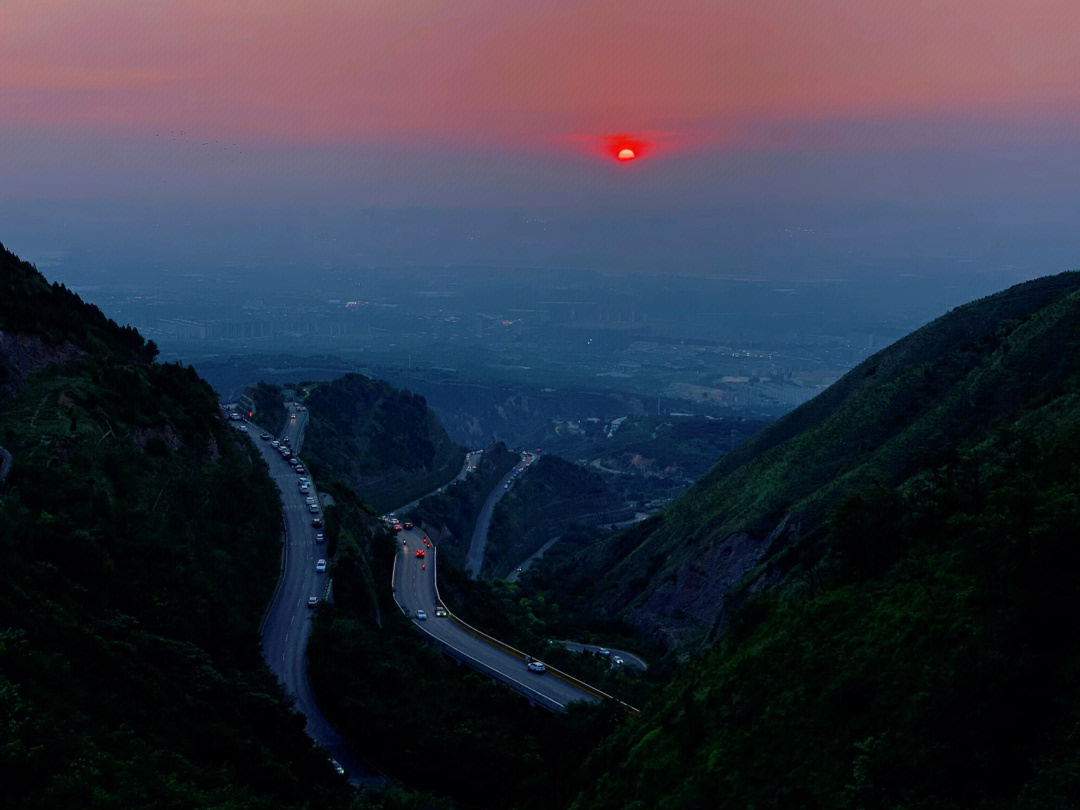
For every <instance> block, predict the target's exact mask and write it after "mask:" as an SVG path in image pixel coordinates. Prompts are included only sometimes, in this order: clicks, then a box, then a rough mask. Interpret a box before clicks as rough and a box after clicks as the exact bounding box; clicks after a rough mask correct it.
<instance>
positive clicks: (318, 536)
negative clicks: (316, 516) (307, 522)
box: [315, 532, 326, 543]
mask: <svg viewBox="0 0 1080 810" xmlns="http://www.w3.org/2000/svg"><path fill="white" fill-rule="evenodd" d="M315 542H316V543H325V542H326V538H325V537H324V536H323V533H322V532H315Z"/></svg>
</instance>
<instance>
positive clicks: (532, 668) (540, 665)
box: [525, 661, 547, 674]
mask: <svg viewBox="0 0 1080 810" xmlns="http://www.w3.org/2000/svg"><path fill="white" fill-rule="evenodd" d="M525 666H526V667H528V669H529V672H539V673H541V674H543V673H544V672H547V666H546V665H545V664H544V662H543V661H530V662H529V663H527V664H526V665H525Z"/></svg>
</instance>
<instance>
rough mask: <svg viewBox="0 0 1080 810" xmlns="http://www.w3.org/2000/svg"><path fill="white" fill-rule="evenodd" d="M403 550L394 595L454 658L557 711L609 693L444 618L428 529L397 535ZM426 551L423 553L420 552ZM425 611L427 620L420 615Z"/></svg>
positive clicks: (435, 560)
mask: <svg viewBox="0 0 1080 810" xmlns="http://www.w3.org/2000/svg"><path fill="white" fill-rule="evenodd" d="M397 537H398V542H399V543H400V550H399V552H398V556H397V559H396V560H395V563H394V573H393V584H394V599H395V601H396V602H397V604H398V607H399V608H401V610H402V612H404V613H405V614H406V615H408V616H409V617H410V618H411V619H412V620H413V623H414V624H415V625H416V626H417V629H419V630H421V631H422V632H424V633H425V634H427V636H428V637H429V638H430V639H431V640H433V641H435V642H436V643H438V644H439V645H440V646H441V647H442V648H443V649H444V650H446V652H448V653H449V654H450V655H451V656H452V657H454V658H456V659H457V660H458V661H461V662H462V663H464V664H467V665H468V666H471V667H473V668H474V669H477V670H479V671H480V672H482V673H484V674H485V675H488V676H489V677H491V678H492V679H493V680H497V681H500V682H502V683H504V684H506V685H508V686H510V687H511V688H512V689H515V690H517V691H518V692H520V693H521V694H522V695H524V696H525V697H527V698H528V699H529V700H531V701H532V702H533V703H535V704H537V705H539V706H543V707H545V708H548V709H552V710H554V711H563V710H565V709H566V707H567V705H568V704H570V703H572V702H574V701H576V700H582V701H596V700H599V699H600V697H602V696H603V693H601V692H598V691H597V690H595V689H591V688H590V687H588V686H587V685H586V684H581V683H580V682H574V681H573V680H572V679H568V678H567V677H565V676H563V675H562V674H561V673H556V672H554V671H552V670H549V671H548V672H546V673H542V674H541V673H537V672H531V671H529V669H528V668H527V666H526V660H525V655H524V653H521V652H519V651H517V650H514V649H513V648H512V647H510V646H508V645H506V644H503V643H502V642H499V641H498V640H496V639H493V638H490V637H488V636H486V635H484V634H483V633H481V632H480V631H478V630H476V629H475V628H470V627H469V626H468V625H465V624H464V623H463V622H461V621H460V620H458V619H456V618H455V617H452V616H446V617H439V616H436V615H435V609H436V608H437V607H440V606H441V603H440V602H439V600H438V597H437V589H436V581H435V576H436V569H437V565H438V561H437V559H436V554H437V551H436V549H434V548H428V547H427V546H426V544H425V543H424V536H423V534H422V533H421V532H420V531H419V530H417V529H413V530H411V531H401V532H399V533H398V535H397ZM418 551H424V556H423V557H417V556H416V554H417V552H418ZM417 610H423V611H424V612H425V614H426V615H427V618H426V619H423V620H421V619H419V618H417V614H416V611H417Z"/></svg>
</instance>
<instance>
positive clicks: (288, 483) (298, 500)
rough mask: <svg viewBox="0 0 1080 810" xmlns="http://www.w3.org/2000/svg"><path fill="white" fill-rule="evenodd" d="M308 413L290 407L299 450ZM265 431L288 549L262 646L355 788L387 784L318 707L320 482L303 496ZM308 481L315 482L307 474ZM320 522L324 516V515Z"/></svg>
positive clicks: (325, 580) (289, 426)
mask: <svg viewBox="0 0 1080 810" xmlns="http://www.w3.org/2000/svg"><path fill="white" fill-rule="evenodd" d="M306 423H307V411H301V412H299V413H298V412H297V411H296V409H295V408H294V407H292V406H291V405H290V414H289V418H288V420H287V421H286V423H285V429H284V431H283V436H287V437H288V438H289V442H290V444H292V446H293V449H294V451H296V452H298V450H299V448H298V445H299V443H300V442H301V441H302V436H303V431H304V426H305V425H306ZM260 432H261V431H260V430H259V429H258V428H257V427H256V426H254V425H252V426H251V431H250V433H249V434H248V435H249V436H250V437H251V438H252V440H253V441H254V442H255V445H256V447H258V448H259V451H260V452H261V453H262V455H263V458H265V459H266V463H267V464H268V465H269V467H270V476H271V477H272V478H273V479H274V483H275V484H277V486H278V489H279V490H280V491H281V501H282V508H281V512H282V516H283V518H284V522H285V549H284V554H283V560H282V571H281V579H280V580H279V582H278V587H277V590H276V591H274V596H273V598H272V599H271V601H270V605H269V607H268V608H267V610H266V615H265V616H264V617H263V625H262V646H263V657H264V658H265V659H266V663H267V664H269V666H270V668H271V669H272V670H273V671H274V674H276V675H277V676H278V679H279V680H280V681H281V683H282V684H283V685H284V687H285V690H286V691H287V692H288V693H289V694H290V695H292V696H293V697H294V698H295V699H296V708H297V709H298V710H299V711H300V712H301V713H303V715H304V717H306V718H307V733H308V736H309V737H311V738H312V739H313V740H314V741H315V742H317V743H318V744H319V745H321V746H322V747H323V748H325V749H326V751H327V752H328V753H329V754H330V756H331V757H333V758H334V759H335V760H337V761H338V762H339V763H340V764H341V766H342V767H343V768H344V769H345V771H346V773H347V774H348V778H349V781H350V782H352V783H353V784H354V785H360V784H371V783H372V782H381V781H383V778H382V777H381V775H379V774H378V773H377V772H376V771H375V770H374V769H373V768H372V767H371V766H370V765H368V764H367V763H365V762H363V761H362V760H361V759H360V758H359V757H356V756H355V755H353V754H352V753H351V751H350V750H349V748H348V746H347V745H346V743H345V740H344V738H342V737H341V735H340V734H338V733H337V732H336V731H335V730H334V728H333V726H331V725H330V722H329V721H328V720H327V719H326V717H325V716H324V715H323V713H322V711H321V710H320V709H319V706H318V704H317V703H316V702H315V695H314V693H313V692H312V689H311V681H310V680H309V678H308V674H307V657H306V646H307V640H308V636H309V635H310V634H311V614H312V612H313V611H312V610H311V609H310V608H309V607H308V599H309V597H312V596H315V597H318V598H319V599H320V600H321V599H323V598H325V596H326V593H327V590H328V589H329V587H330V582H329V575H328V574H325V573H317V572H316V571H315V564H316V562H317V561H318V560H319V559H322V558H325V557H326V545H325V544H317V543H315V533H316V532H317V531H320V530H319V529H315V528H314V527H312V525H311V521H312V519H313V518H314V517H316V516H315V515H313V514H311V512H310V511H309V510H308V505H307V503H306V501H305V499H306V498H307V497H308V495H312V496H314V497H315V498H318V494H317V493H316V491H315V486H314V483H312V484H311V486H310V489H311V491H310V492H308V493H302V492H300V488H299V484H298V482H297V479H298V478H300V477H301V476H300V475H298V474H297V473H296V472H295V471H294V470H293V468H292V467H290V466H289V464H288V462H286V461H285V459H283V458H282V457H281V455H280V454H279V453H278V452H277V450H275V449H274V448H273V447H272V446H271V444H270V442H269V441H265V440H261V439H260V438H259V433H260ZM304 477H308V478H310V476H308V475H307V473H305V474H304ZM318 516H319V517H321V516H322V512H321V511H320V513H319V515H318Z"/></svg>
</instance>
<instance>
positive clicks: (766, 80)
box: [0, 0, 1080, 159]
mask: <svg viewBox="0 0 1080 810" xmlns="http://www.w3.org/2000/svg"><path fill="white" fill-rule="evenodd" d="M630 6H632V8H633V12H632V13H628V12H627V8H628V5H627V2H626V0H595V1H594V2H587V3H564V2H556V0H460V2H454V3H449V2H442V0H416V2H413V3H400V2H393V1H392V0H370V2H365V3H356V2H353V1H352V0H274V1H273V2H266V3H258V4H230V3H220V2H218V0H190V2H185V3H146V4H138V13H132V5H131V3H130V2H127V0H95V2H62V1H61V0H8V2H5V3H4V13H3V15H2V16H0V127H6V128H17V129H21V130H23V131H27V130H35V131H37V130H40V129H41V128H48V129H50V130H53V131H67V132H71V133H78V134H82V133H85V132H88V131H96V132H101V133H106V134H122V135H127V134H136V135H150V136H151V137H158V136H160V137H167V136H169V135H170V133H178V132H180V130H183V132H184V137H185V138H187V137H191V138H198V139H200V141H201V140H205V139H211V140H213V139H226V138H227V139H230V140H231V141H240V140H246V141H249V142H250V141H259V142H274V143H284V144H305V143H307V144H311V143H336V144H345V145H360V144H370V143H380V144H402V143H425V142H430V141H431V140H436V141H438V142H440V143H450V142H452V143H457V144H469V145H475V146H478V147H481V148H486V147H494V148H512V145H520V144H525V145H526V146H528V147H530V148H531V147H540V148H550V147H552V146H553V145H558V144H559V143H560V142H561V143H569V142H571V141H572V140H573V139H575V138H578V139H580V140H577V141H574V142H575V143H577V144H579V145H581V146H582V147H583V148H582V149H581V150H580V151H581V152H588V151H591V150H592V149H593V147H590V146H589V145H588V140H587V138H592V143H593V144H594V145H595V144H596V143H598V142H599V143H605V140H604V136H603V135H602V134H601V133H606V132H612V131H615V130H616V129H618V130H622V131H631V132H636V133H645V132H668V133H675V136H676V137H675V138H674V139H672V140H670V141H667V140H665V141H656V142H654V143H653V144H650V145H651V146H655V145H656V144H657V143H659V144H661V145H662V147H663V149H662V151H664V152H667V151H668V150H669V148H670V147H671V146H672V145H673V144H675V143H679V144H686V143H689V142H691V141H692V142H693V143H695V144H696V145H699V146H703V147H705V148H715V149H720V150H729V151H730V150H732V149H740V148H743V147H745V146H747V145H748V144H749V145H751V146H753V145H756V144H757V138H758V134H757V133H758V132H759V129H755V127H760V125H761V124H762V122H764V124H765V125H767V126H774V127H779V128H780V129H781V130H782V131H781V132H780V134H779V135H778V136H777V138H778V139H781V140H783V139H787V140H786V141H784V142H783V144H782V145H783V146H785V147H789V146H793V147H799V146H800V145H803V144H800V143H798V142H791V141H798V137H801V136H792V135H791V134H790V131H791V130H790V127H792V126H793V125H794V126H797V125H802V124H808V125H816V124H818V123H820V122H822V121H840V122H845V124H848V123H850V122H858V121H882V120H900V121H908V122H912V121H914V122H920V121H923V120H926V119H934V120H944V121H963V122H971V121H973V120H979V121H982V120H995V121H1004V122H1005V123H1007V124H1020V125H1023V124H1024V123H1025V122H1027V121H1029V120H1033V119H1048V118H1051V119H1054V120H1059V119H1061V120H1064V119H1066V118H1067V119H1069V120H1070V121H1075V120H1076V119H1077V118H1078V117H1080V113H1078V112H1077V111H1078V110H1080V48H1077V47H1075V46H1076V43H1077V41H1080V3H1076V2H1075V0H1027V2H1024V3H1019V2H1016V0H949V2H939V1H938V0H903V1H901V0H885V1H883V2H878V3H867V2H865V0H813V1H812V0H801V1H800V0H759V2H755V3H747V2H745V0H681V1H680V2H678V3H676V4H668V3H655V4H647V3H631V4H630ZM751 130H753V132H750V131H751ZM575 133H592V135H590V136H581V135H577V134H575ZM748 133H750V134H748ZM901 137H902V136H901ZM642 145H644V144H634V143H623V144H618V149H616V151H615V152H614V153H613V154H612V153H610V152H608V154H612V156H613V157H615V158H616V159H617V158H618V154H619V151H621V150H622V149H623V148H628V149H630V150H631V151H632V152H633V153H634V156H635V158H641V157H643V156H644V153H643V152H642V149H641V148H639V147H640V146H642ZM828 145H830V146H831V145H832V144H828ZM900 145H901V146H909V145H910V144H907V143H904V144H900ZM611 148H613V145H612V144H610V143H607V145H606V147H605V149H606V150H610V149H611ZM648 151H649V152H650V155H649V156H650V157H652V156H653V155H654V154H655V152H656V151H661V150H652V149H649V150H648Z"/></svg>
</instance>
